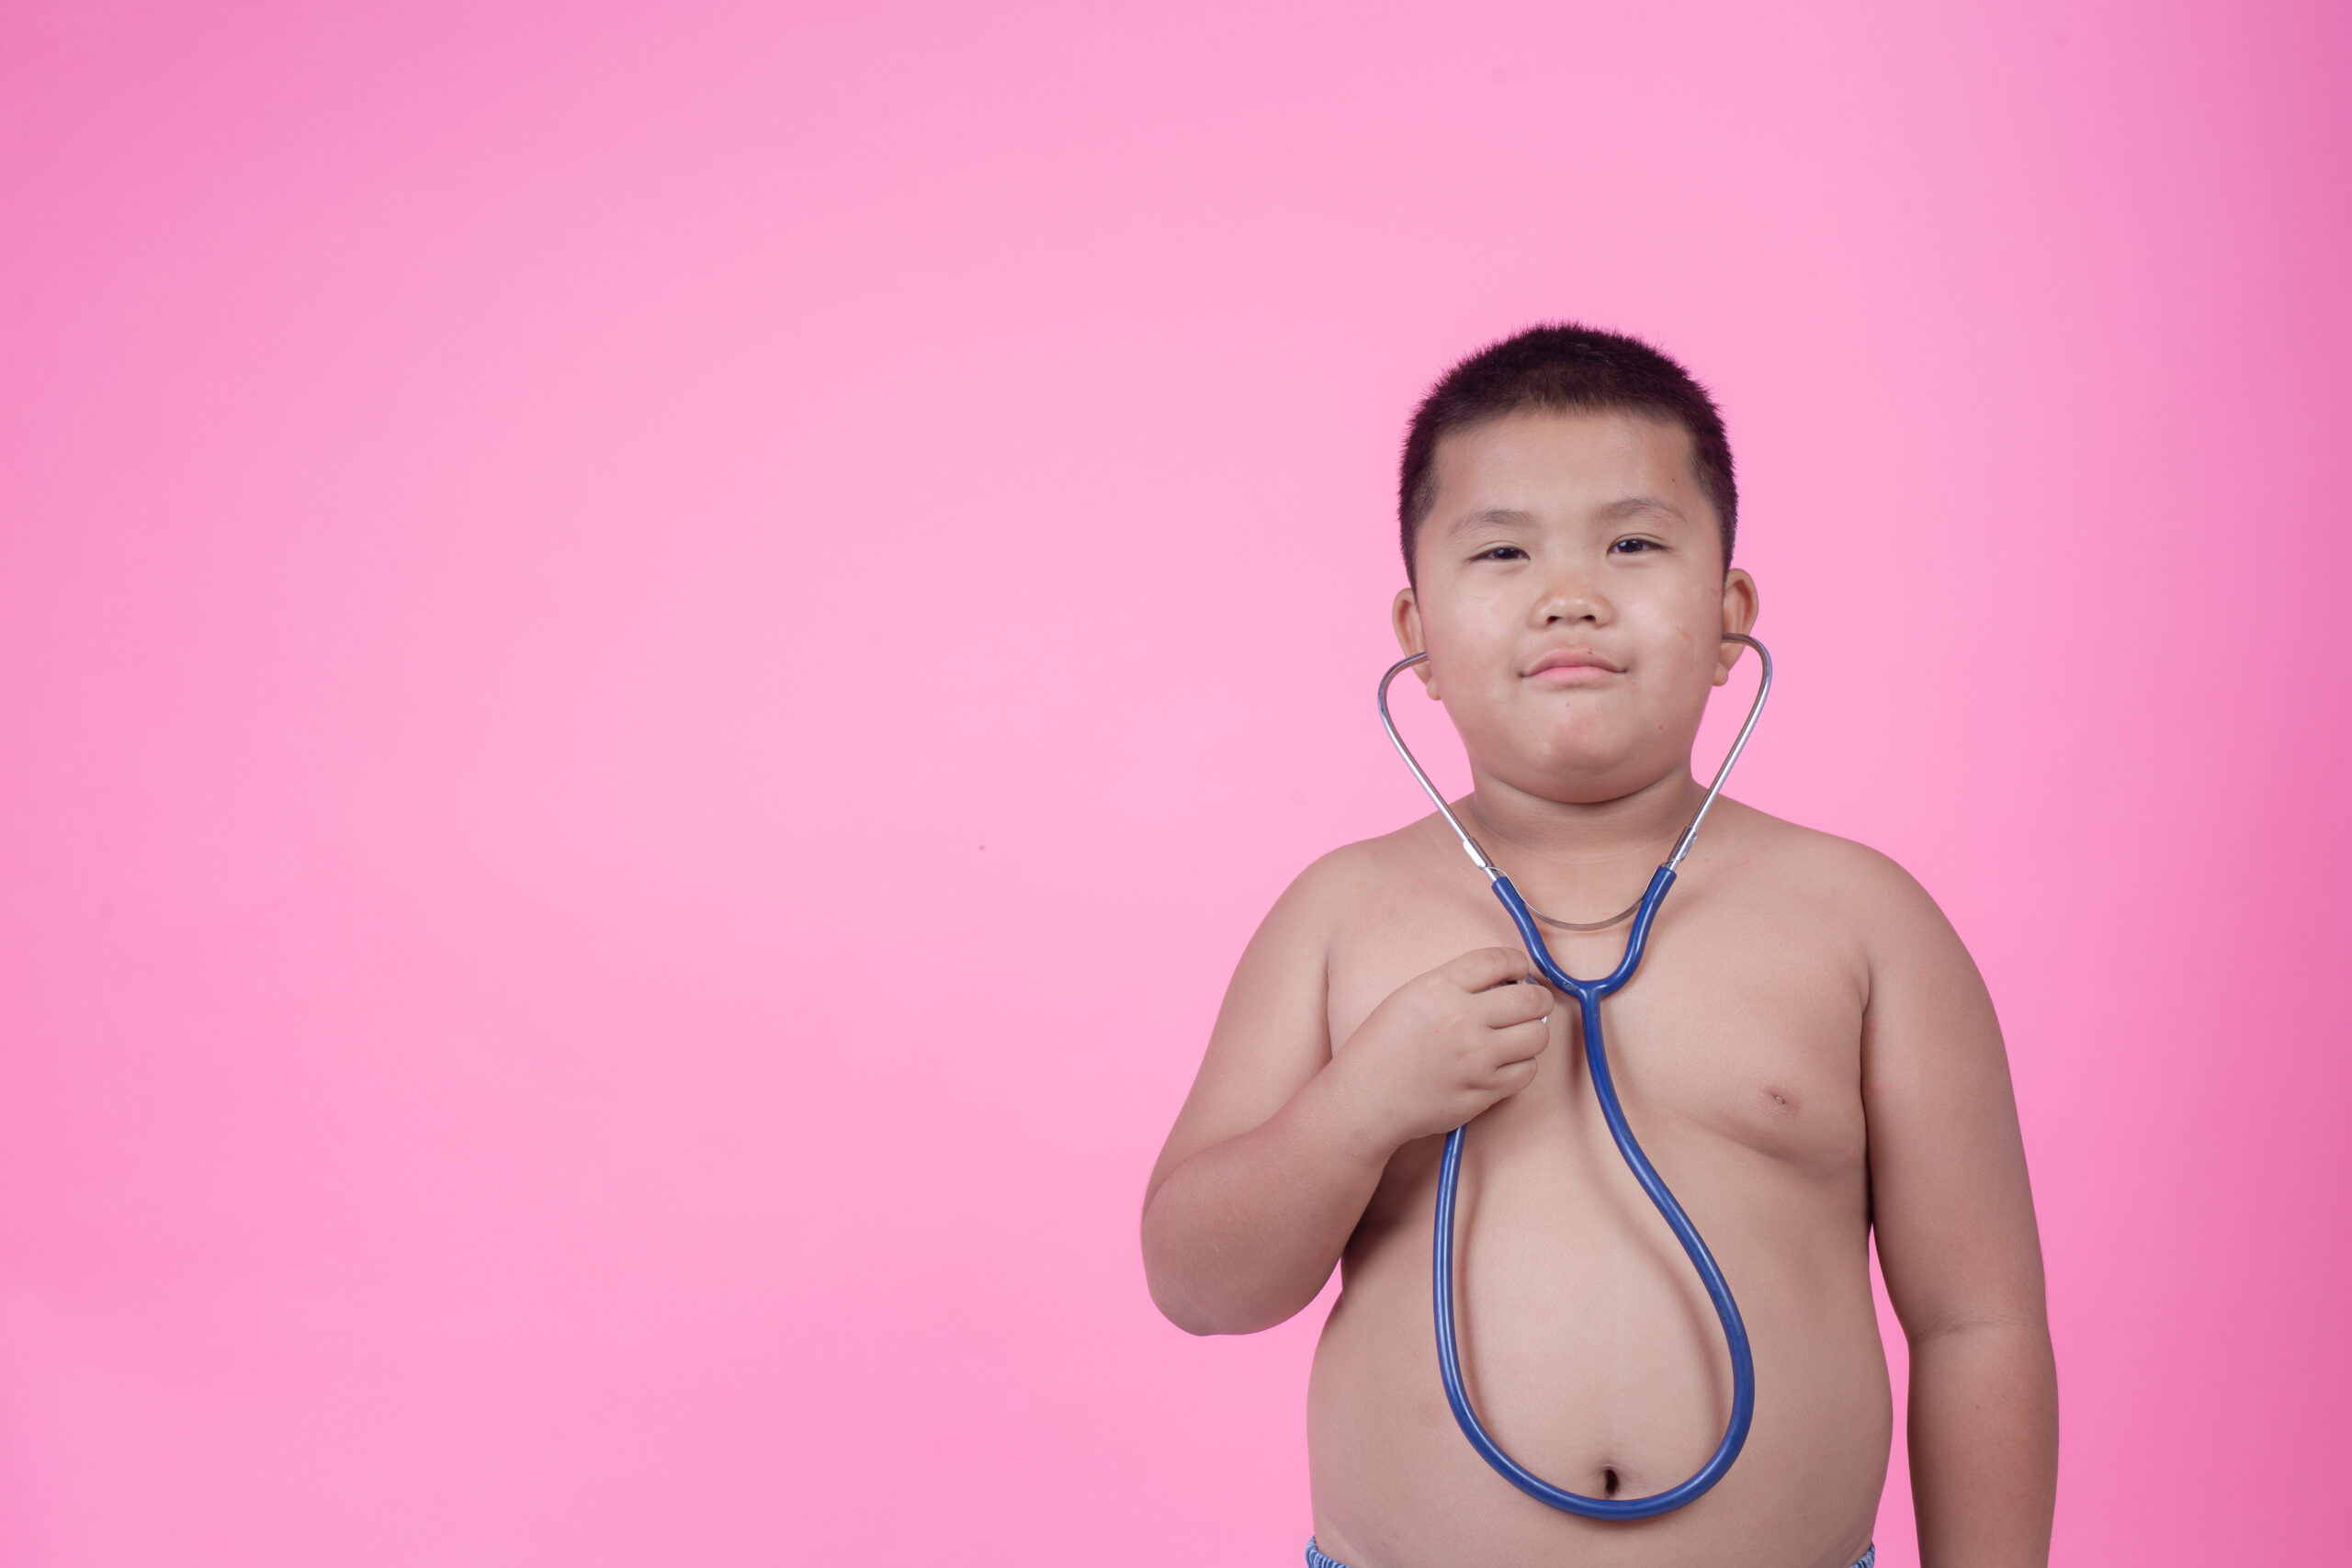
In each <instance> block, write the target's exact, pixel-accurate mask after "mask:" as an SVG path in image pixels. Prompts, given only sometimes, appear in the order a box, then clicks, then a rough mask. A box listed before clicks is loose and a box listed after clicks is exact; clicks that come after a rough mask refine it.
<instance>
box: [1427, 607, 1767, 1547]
mask: <svg viewBox="0 0 2352 1568" xmlns="http://www.w3.org/2000/svg"><path fill="white" fill-rule="evenodd" d="M1724 641H1725V642H1736V643H1740V644H1742V645H1744V646H1746V647H1748V648H1752V649H1755V650H1756V654H1757V657H1758V659H1759V660H1762V661H1763V666H1764V676H1763V679H1762V680H1761V681H1760V682H1758V684H1757V687H1756V700H1755V702H1754V703H1752V704H1751V705H1749V706H1748V709H1747V721H1746V722H1745V723H1743V724H1742V725H1741V726H1740V727H1739V734H1738V735H1737V736H1736V737H1735V738H1734V739H1733V740H1732V743H1731V750H1730V752H1729V754H1727V755H1726V756H1725V757H1724V765H1723V766H1722V767H1720V768H1718V769H1716V770H1715V781H1714V783H1713V784H1709V785H1708V786H1707V797H1706V798H1705V799H1704V800H1702V801H1701V802H1700V803H1699V809H1698V811H1697V812H1696V813H1694V814H1693V815H1692V816H1691V825H1690V826H1689V827H1687V828H1685V829H1682V837H1681V839H1680V840H1679V842H1677V843H1676V844H1675V846H1674V853H1672V854H1671V855H1668V857H1667V861H1666V863H1665V864H1664V865H1662V866H1659V867H1658V868H1657V872H1656V873H1655V874H1653V875H1652V876H1651V877H1650V885H1649V886H1648V888H1646V889H1645V891H1644V892H1643V894H1642V896H1641V897H1640V898H1639V899H1638V900H1636V901H1635V902H1634V905H1633V907H1632V908H1628V909H1625V910H1623V911H1622V912H1620V913H1618V914H1616V915H1613V916H1611V917H1610V918H1609V919H1605V920H1596V921H1593V922H1591V923H1590V924H1588V925H1577V924H1573V923H1571V922H1569V921H1566V920H1555V919H1552V918H1551V917H1550V916H1548V915H1541V914H1538V913H1537V912H1536V911H1535V910H1533V909H1532V908H1530V907H1529V906H1528V902H1527V900H1526V899H1525V898H1523V897H1520V892H1519V889H1518V888H1516V887H1514V886H1511V881H1510V877H1508V876H1506V875H1504V874H1503V873H1502V871H1501V869H1500V868H1499V867H1498V866H1497V865H1496V864H1495V863H1494V862H1493V861H1491V860H1489V859H1487V852H1486V851H1484V850H1482V849H1480V848H1479V847H1478V840H1476V839H1474V838H1472V837H1471V836H1470V835H1469V834H1468V833H1467V832H1466V831H1464V829H1463V826H1462V823H1461V820H1460V818H1456V817H1455V816H1454V815H1453V807H1450V806H1448V805H1447V804H1446V803H1445V796H1443V795H1440V794H1439V793H1438V789H1437V786H1436V785H1435V784H1431V783H1430V776H1429V774H1427V773H1423V772H1422V771H1421V764H1420V763H1419V762H1418V761H1415V760H1414V757H1413V751H1412V748H1410V747H1408V746H1407V745H1406V744H1405V738H1404V737H1403V736H1401V735H1399V734H1397V725H1396V722H1395V721H1394V720H1393V719H1391V718H1390V717H1389V716H1388V683H1389V682H1392V681H1394V680H1396V679H1397V676H1398V675H1400V674H1402V673H1403V672H1404V671H1407V670H1409V669H1411V668H1412V667H1413V666H1414V665H1416V664H1419V663H1420V662H1421V661H1422V660H1426V659H1428V658H1429V655H1428V654H1426V653H1417V654H1414V655H1413V656H1412V657H1411V658H1410V659H1400V660H1397V662H1396V663H1394V664H1392V665H1390V666H1389V667H1388V673H1386V674H1385V675H1383V676H1382V677H1381V678H1380V724H1381V728H1384V729H1385V730H1387V731H1388V739H1389V740H1390V742H1391V743H1392V744H1394V745H1395V746H1396V748H1397V755H1398V756H1400V757H1402V758H1404V759H1405V765H1406V766H1407V767H1408V768H1410V769H1412V770H1413V777H1414V778H1415V779H1416V780H1418V781H1419V784H1420V786H1421V788H1422V789H1423V790H1424V791H1426V792H1427V793H1428V795H1429V797H1430V800H1431V801H1432V802H1433V803H1434V804H1435V805H1436V807H1437V809H1438V815H1439V816H1441V817H1442V818H1445V825H1446V826H1447V827H1449V828H1451V829H1453V836H1454V837H1455V838H1457V839H1459V840H1462V847H1463V849H1464V851H1466V852H1468V853H1469V856H1470V860H1471V863H1472V864H1474V865H1476V867H1477V868H1478V869H1479V870H1480V871H1482V872H1485V873H1486V874H1487V883H1488V885H1489V886H1492V887H1493V888H1494V892H1495V897H1498V898H1499V899H1501V900H1502V904H1503V908H1504V909H1506V910H1507V911H1509V912H1510V920H1511V924H1513V925H1514V926H1517V927H1518V928H1519V935H1520V940H1521V942H1525V943H1526V944H1527V955H1528V957H1530V958H1532V959H1533V960H1534V961H1535V966H1536V967H1537V968H1538V969H1540V970H1542V971H1543V972H1544V978H1545V979H1546V980H1549V981H1550V982H1551V983H1552V985H1553V986H1554V987H1555V988H1556V989H1558V990H1560V991H1562V992H1565V993H1568V994H1570V995H1573V996H1574V997H1575V998H1577V1008H1578V1010H1579V1011H1580V1012H1581V1013H1582V1015H1583V1020H1584V1059H1585V1062H1586V1065H1587V1066H1588V1067H1589V1070H1590V1071H1591V1074H1592V1092H1593V1094H1594V1096H1595V1098H1597V1099H1598V1100H1600V1114H1601V1115H1602V1116H1603V1117H1604V1118H1606V1119H1607V1121H1608V1122H1609V1135H1610V1136H1611V1137H1612V1138H1614V1139H1615V1140H1616V1141H1617V1152H1618V1153H1619V1154H1620V1155H1623V1156H1624V1159H1625V1164H1626V1165H1627V1166H1628V1167H1629V1168H1631V1169H1632V1170H1633V1173H1634V1179H1635V1180H1637V1181H1639V1182H1640V1183H1641V1184H1642V1190H1643V1191H1645V1192H1646V1193H1648V1194H1649V1197H1650V1201H1651V1202H1652V1203H1654V1204H1656V1205H1657V1212H1658V1213H1660V1214H1662V1215H1664V1216H1665V1219H1666V1223H1667V1224H1668V1225H1669V1226H1671V1227H1672V1228H1673V1231H1674V1235H1675V1239H1676V1240H1678V1241H1679V1242H1681V1243H1682V1250H1683V1252H1684V1253H1686V1254H1687V1255H1688V1256H1689V1257H1690V1259H1691V1267H1692V1268H1693V1269H1697V1270H1698V1271H1699V1278H1700V1280H1702V1282H1703V1283H1704V1284H1705V1285H1706V1287H1707V1295H1708V1297H1709V1299H1711V1300H1712V1301H1713V1303H1715V1316H1716V1317H1717V1318H1719V1319H1721V1320H1722V1323H1723V1325H1724V1343H1725V1344H1726V1345H1728V1346H1729V1347H1730V1348H1731V1383H1732V1394H1731V1420H1730V1422H1729V1423H1728V1424H1727V1425H1726V1426H1725V1427H1724V1439H1723V1441H1722V1442H1720V1443H1718V1444H1716V1445H1715V1451H1714V1455H1713V1458H1711V1459H1709V1460H1708V1461H1707V1462H1706V1463H1705V1464H1703V1465H1701V1466H1700V1467H1699V1470H1698V1472H1697V1473H1696V1474H1694V1475H1692V1476H1691V1478H1690V1479H1689V1480H1688V1481H1685V1482H1683V1483H1681V1484H1680V1485H1679V1486H1669V1487H1668V1488H1667V1489H1666V1490H1665V1491H1663V1492H1658V1493H1654V1494H1652V1495H1649V1496H1647V1497H1624V1498H1613V1497H1588V1496H1585V1495H1583V1494H1581V1493H1577V1492H1570V1491H1568V1490H1566V1488H1564V1487H1559V1486H1555V1485H1553V1484H1552V1483H1550V1482H1548V1481H1545V1480H1544V1478H1543V1477H1542V1476H1540V1475H1537V1474H1536V1473H1535V1472H1532V1471H1531V1470H1529V1469H1527V1468H1526V1467H1525V1466H1524V1465H1522V1464H1521V1463H1520V1462H1519V1461H1517V1460H1515V1459H1513V1458H1511V1457H1510V1455H1509V1454H1507V1453H1505V1452H1503V1450H1502V1446H1501V1445H1500V1444H1498V1443H1497V1442H1496V1441H1495V1439H1494V1438H1491V1437H1489V1436H1488V1435H1487V1428H1486V1427H1485V1425H1484V1424H1483V1423H1482V1422H1480V1421H1479V1419H1478V1413H1477V1412H1476V1410H1473V1409H1472V1408H1471V1407H1470V1395H1469V1393H1468V1391H1466V1390H1465V1389H1464V1387H1463V1385H1462V1359H1461V1355H1460V1352H1459V1349H1458V1348H1457V1346H1456V1343H1455V1337H1454V1328H1453V1193H1454V1188H1455V1186H1456V1185H1457V1184H1458V1183H1459V1181H1460V1179H1461V1176H1462V1141H1463V1136H1464V1134H1466V1133H1468V1132H1469V1130H1470V1129H1469V1128H1468V1127H1467V1126H1466V1125H1465V1126H1461V1127H1456V1128H1455V1129H1454V1130H1453V1132H1451V1133H1448V1134H1446V1135H1445V1157H1444V1160H1443V1161H1442V1163H1441V1164H1440V1166H1439V1167H1438V1177H1437V1237H1436V1242H1435V1245H1434V1249H1433V1252H1432V1255H1431V1260H1430V1295H1431V1298H1432V1301H1433V1303H1434V1304H1435V1306H1436V1310H1437V1358H1438V1368H1439V1371H1441V1372H1442V1374H1443V1375H1444V1378H1445V1398H1446V1403H1448V1404H1451V1405H1453V1418H1454V1420H1455V1421H1457V1422H1459V1423H1460V1424H1461V1427H1462V1435H1463V1436H1464V1437H1465V1438H1469V1439H1470V1446H1471V1447H1472V1448H1474V1449H1476V1450H1478V1452H1479V1454H1480V1455H1481V1456H1483V1457H1484V1458H1485V1460H1486V1461H1487V1463H1488V1464H1490V1465H1493V1466H1494V1467H1495V1469H1496V1470H1498V1471H1499V1472H1502V1475H1503V1477H1504V1479H1505V1480H1507V1481H1509V1482H1510V1483H1511V1484H1512V1485H1514V1486H1516V1487H1518V1488H1519V1489H1520V1490H1521V1492H1524V1493H1526V1494H1527V1495H1529V1496H1531V1497H1532V1498H1534V1499H1535V1500H1536V1501H1537V1502H1540V1503H1549V1504H1550V1505H1551V1506H1553V1507H1555V1508H1560V1509H1563V1510H1565V1511H1566V1512H1568V1513H1571V1514H1580V1515H1582V1516H1583V1517H1586V1518H1589V1519H1646V1518H1650V1517H1655V1516H1657V1515H1658V1514H1664V1513H1668V1512H1671V1511H1672V1510H1674V1509H1676V1508H1679V1507H1681V1506H1683V1505H1684V1504H1686V1503H1689V1502H1691V1501H1693V1500H1694V1499H1696V1498H1697V1497H1698V1496H1699V1495H1701V1494H1702V1493H1703V1492H1705V1491H1706V1490H1707V1489H1708V1488H1709V1487H1711V1486H1713V1484H1714V1483H1716V1482H1718V1481H1721V1480H1722V1479H1723V1478H1724V1472H1725V1471H1727V1470H1729V1469H1730V1468H1731V1465H1732V1461H1734V1460H1736V1459H1737V1458H1738V1457H1739V1450H1740V1448H1741V1446H1742V1445H1743V1444H1745V1443H1746V1442H1747V1428H1748V1426H1749V1424H1750V1423H1751V1422H1752V1421H1753V1420H1754V1419H1755V1416H1756V1359H1755V1357H1754V1356H1753V1355H1752V1354H1751V1353H1750V1352H1749V1350H1748V1348H1747V1327H1746V1326H1745V1325H1743V1324H1742V1323H1741V1322H1740V1320H1739V1303H1736V1302H1735V1301H1733V1300H1732V1299H1731V1287H1730V1286H1729V1285H1726V1284H1725V1283H1724V1271H1723V1270H1722V1269H1720V1268H1718V1267H1717V1266H1716V1264H1715V1258H1714V1254H1713V1253H1711V1252H1709V1251H1708V1250H1707V1244H1706V1243H1705V1242H1704V1241H1702V1240H1701V1239H1700V1236H1699V1232H1698V1229H1697V1227H1696V1226H1694V1225H1692V1224H1691V1217H1690V1216H1689V1215H1688V1214H1685V1213H1683V1212H1682V1205H1681V1204H1679V1203H1678V1202H1676V1201H1674V1194H1673V1193H1671V1192H1669V1191H1668V1190H1666V1183H1665V1182H1664V1181H1662V1180H1660V1179H1658V1174H1657V1168H1655V1167H1653V1166H1652V1165H1651V1164H1650V1162H1649V1156H1646V1155H1645V1154H1644V1153H1642V1145H1640V1144H1639V1143H1637V1142H1635V1141H1634V1130H1633V1128H1631V1127H1629V1126H1627V1125H1626V1124H1625V1111H1624V1108H1623V1106H1621V1105H1619V1104H1618V1103H1617V1086H1616V1084H1615V1083H1614V1082H1613V1081H1612V1080H1611V1077H1610V1076H1609V1052H1608V1048H1607V1047H1606V1046H1604V1045H1603V1044H1602V1043H1601V1039H1600V998H1603V997H1605V996H1608V995H1609V994H1610V993H1611V992H1612V991H1617V990H1621V989H1623V987H1624V986H1625V985H1626V983H1627V982H1628V981H1630V980H1632V979H1633V977H1634V970H1635V969H1638V968H1639V967H1641V963H1642V949H1643V948H1644V947H1645V945H1646V944H1647V943H1648V942H1649V935H1650V922H1651V921H1653V920H1655V919H1657V908H1658V906H1659V905H1660V904H1662V903H1664V902H1665V901H1666V890H1667V889H1668V888H1669V887H1671V886H1674V868H1675V867H1676V866H1678V865H1680V864H1681V863H1682V857H1683V856H1685V855H1687V854H1689V853H1690V852H1691V841H1692V840H1695V839H1697V838H1698V836H1699V824H1701V823H1702V822H1704V821H1705V820H1706V819H1707V813H1708V811H1709V810H1711V809H1713V806H1714V804H1715V796H1717V795H1721V794H1722V793H1723V788H1724V780H1725V779H1727V778H1729V777H1730V776H1731V770H1732V764H1733V763H1735V762H1736V761H1739V754H1740V752H1741V751H1742V750H1745V749H1746V747H1747V737H1748V736H1749V734H1750V733H1751V732H1753V731H1754V729H1755V728H1756V720H1757V718H1758V716H1760V715H1761V714H1762V713H1763V712H1764V699H1765V698H1766V697H1767V696H1769V695H1770V694H1771V691H1772V656H1771V654H1770V653H1769V652H1767V651H1766V649H1765V647H1764V645H1763V644H1762V643H1760V642H1758V641H1757V640H1756V639H1755V638H1754V637H1746V636H1743V635H1741V634H1740V633H1738V632H1726V633H1724ZM1627 915H1631V916H1632V917H1633V920H1634V926H1633V930H1632V931H1628V932H1627V933H1626V936H1625V955H1624V957H1623V958H1621V959H1619V960H1618V961H1617V967H1616V968H1615V969H1613V970H1611V972H1610V973H1609V975H1608V976H1606V977H1604V978H1602V979H1599V980H1579V979H1577V977H1576V976H1573V975H1571V974H1569V973H1568V972H1567V971H1566V970H1565V969H1563V968H1561V967H1560V964H1559V961H1558V960H1556V959H1555V958H1554V957H1553V956H1552V952H1551V949H1550V948H1548V947H1546V946H1545V945H1544V934H1543V932H1541V931H1537V930H1536V929H1535V928H1536V922H1537V921H1538V920H1541V921H1543V922H1544V924H1546V925H1551V926H1557V927H1559V928H1560V929H1562V930H1564V931H1601V930H1605V929H1606V928H1608V927H1610V926H1613V925H1615V924H1616V923H1617V922H1618V921H1619V920H1622V919H1625V917H1626V916H1627Z"/></svg>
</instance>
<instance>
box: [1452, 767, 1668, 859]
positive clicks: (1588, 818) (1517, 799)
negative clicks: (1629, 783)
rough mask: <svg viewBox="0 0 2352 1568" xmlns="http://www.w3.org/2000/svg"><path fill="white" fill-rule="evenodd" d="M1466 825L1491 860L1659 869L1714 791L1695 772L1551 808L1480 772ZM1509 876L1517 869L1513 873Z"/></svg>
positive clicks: (1469, 801) (1552, 804)
mask: <svg viewBox="0 0 2352 1568" xmlns="http://www.w3.org/2000/svg"><path fill="white" fill-rule="evenodd" d="M1473 776H1474V784H1473V787H1472V789H1471V791H1470V794H1469V795H1468V797H1467V798H1466V800H1465V801H1464V805H1466V806H1467V807H1469V816H1470V818H1471V820H1470V821H1469V822H1468V823H1466V824H1465V826H1468V827H1469V828H1470V830H1471V831H1472V832H1473V833H1475V834H1476V835H1477V837H1478V839H1479V840H1480V841H1481V842H1482V843H1484V844H1485V845H1486V846H1487V850H1488V852H1490V853H1495V854H1498V856H1501V857H1505V858H1509V857H1513V856H1516V857H1520V858H1522V859H1524V858H1526V857H1530V856H1532V857H1534V858H1537V859H1542V860H1551V861H1569V862H1582V863H1592V862H1596V861H1617V860H1623V859H1626V858H1632V857H1640V858H1645V860H1646V862H1647V863H1649V864H1652V865H1656V864H1657V863H1661V862H1663V861H1664V860H1665V859H1666V857H1667V856H1668V855H1669V854H1671V853H1673V852H1674V841H1675V840H1676V838H1677V837H1679V835H1680V833H1681V832H1682V829H1684V828H1685V827H1687V826H1689V825H1690V821H1691V813H1692V812H1694V811H1696V810H1698V809H1699V802H1700V801H1701V800H1702V799H1703V798H1704V797H1705V795H1706V790H1705V788H1704V786H1702V784H1700V783H1699V782H1698V780H1696V779H1694V778H1692V777H1691V770H1690V769H1689V767H1687V766H1685V767H1681V768H1678V769H1676V770H1674V771H1673V772H1672V773H1667V774H1666V775H1664V776H1663V777H1661V778H1659V779H1657V780H1656V781H1655V782H1654V783H1651V784H1645V785H1644V786H1643V787H1642V788H1640V789H1637V790H1634V791H1633V792H1631V793H1630V794H1626V795H1618V796H1616V797H1615V798H1613V799H1611V800H1600V801H1592V802H1589V803H1585V802H1577V801H1562V800H1551V799H1547V798H1545V797H1544V796H1543V795H1531V794H1529V793H1528V792H1527V791H1525V790H1522V789H1519V788H1516V787H1514V786H1512V785H1510V784H1505V783H1503V782H1502V781H1501V780H1499V779H1497V778H1495V777H1493V776H1491V775H1489V774H1487V773H1484V772H1483V771H1479V770H1476V769H1474V770H1473ZM1506 869H1509V868H1508V867H1506Z"/></svg>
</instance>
